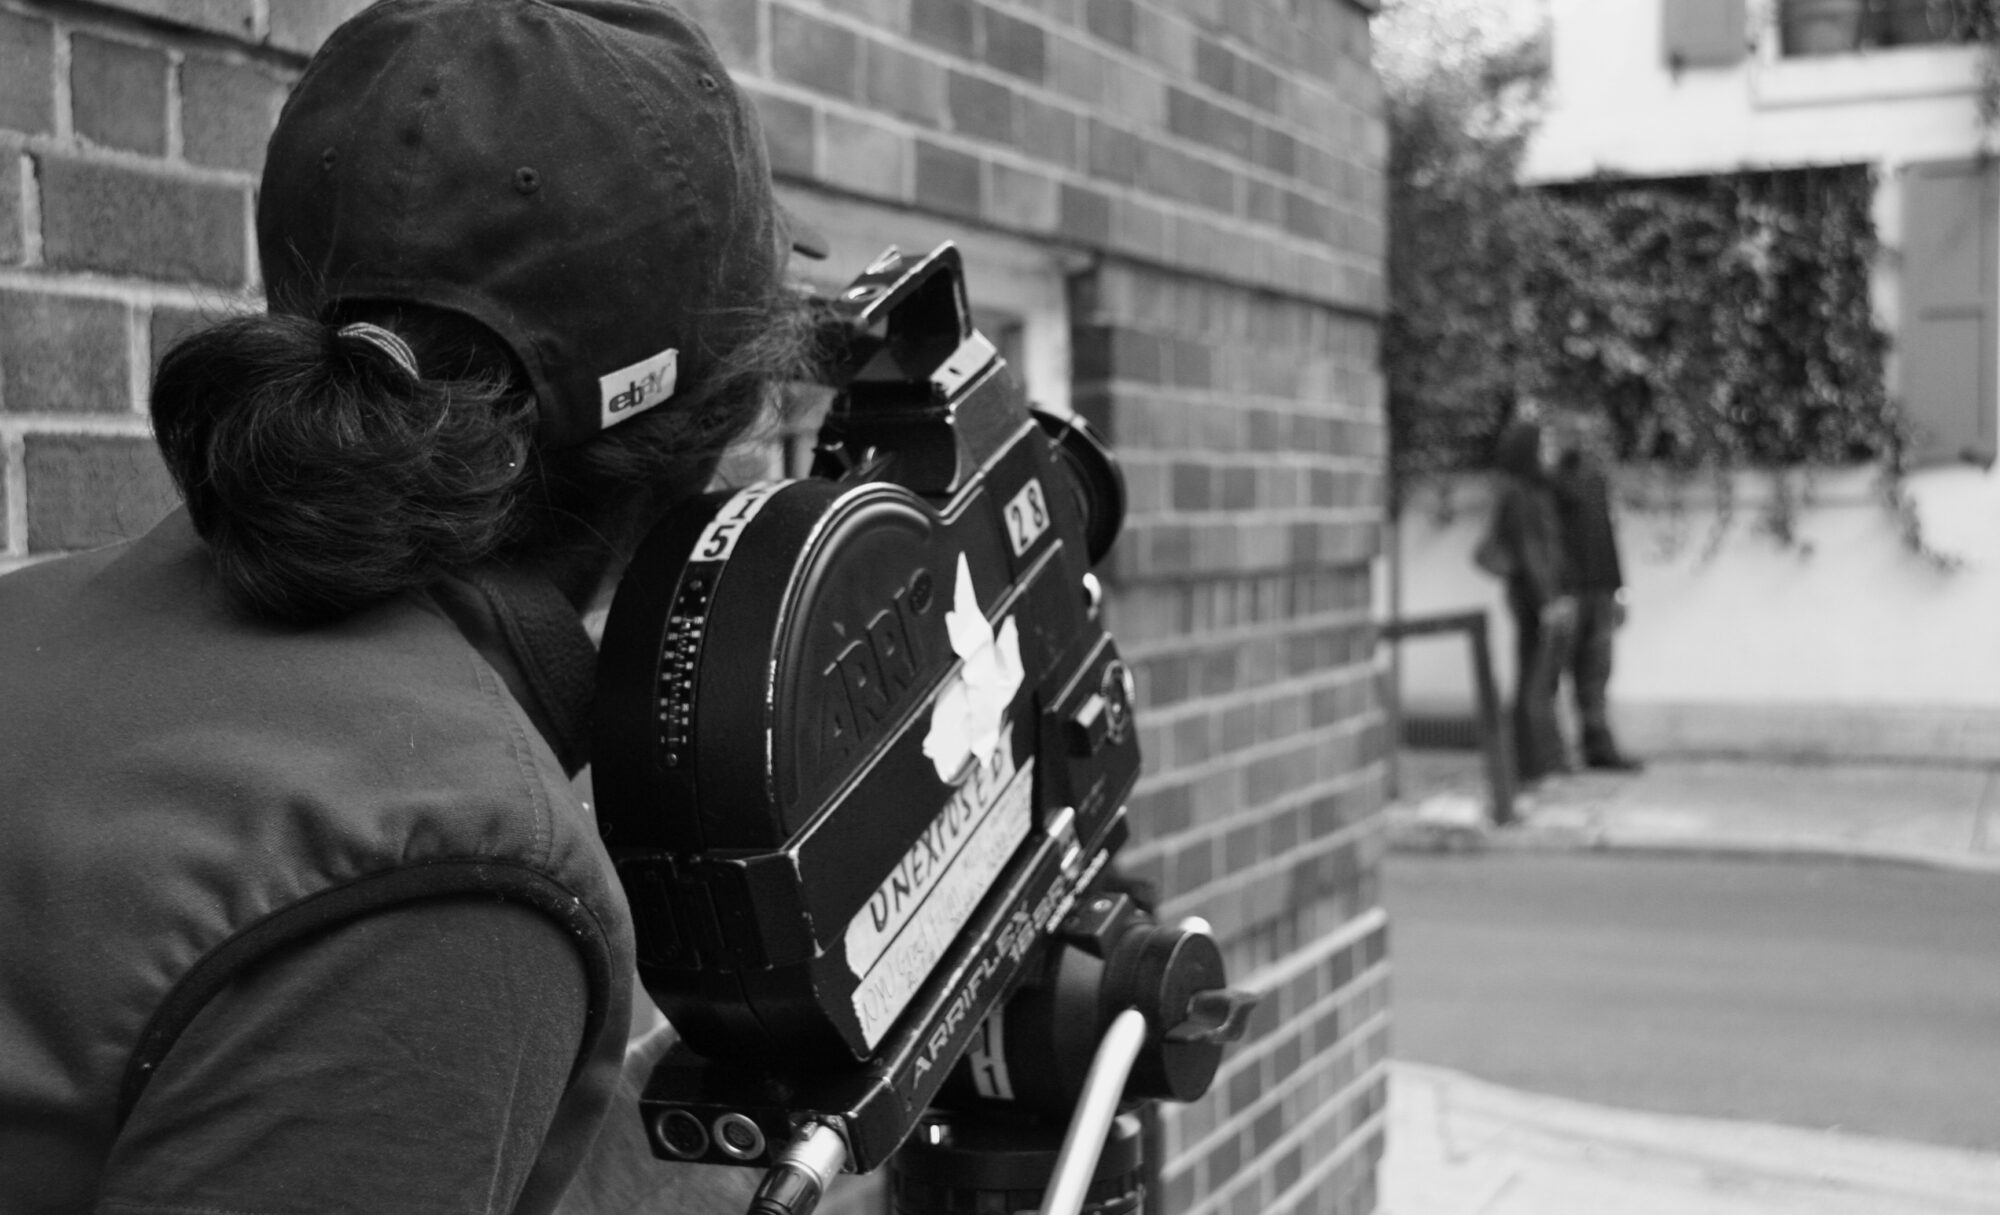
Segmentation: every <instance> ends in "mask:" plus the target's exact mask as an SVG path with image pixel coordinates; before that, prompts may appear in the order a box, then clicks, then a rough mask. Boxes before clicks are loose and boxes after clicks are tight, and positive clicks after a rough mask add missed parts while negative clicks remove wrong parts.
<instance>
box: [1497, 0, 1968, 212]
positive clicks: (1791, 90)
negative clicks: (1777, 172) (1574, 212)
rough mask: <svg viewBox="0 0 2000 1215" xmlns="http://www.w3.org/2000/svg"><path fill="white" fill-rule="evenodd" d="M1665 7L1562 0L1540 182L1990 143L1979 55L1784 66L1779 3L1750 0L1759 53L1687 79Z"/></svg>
mask: <svg viewBox="0 0 2000 1215" xmlns="http://www.w3.org/2000/svg"><path fill="white" fill-rule="evenodd" d="M1660 3H1661V0H1552V3H1551V5H1550V10H1549V11H1550V17H1551V21H1552V29H1553V32H1554V46H1553V52H1554V62H1553V81H1552V91H1551V94H1550V109H1549V113H1548V115H1547V118H1546V120H1545V121H1544V122H1543V124H1542V126H1541V129H1540V131H1539V132H1538V133H1537V135H1536V138H1535V140H1534V143H1533V145H1532V146H1531V148H1530V150H1529V155H1528V161H1527V165H1526V167H1525V172H1526V175H1527V176H1528V177H1529V178H1531V179H1534V180H1562V179H1568V178H1577V177H1586V176H1589V175H1591V174H1593V173H1598V172H1618V173H1629V174H1636V175H1654V176H1663V175H1673V174H1683V173H1702V172H1711V171H1719V170H1728V169H1736V168H1744V167H1796V166H1803V165H1814V164H1854V163H1872V164H1877V165H1880V166H1882V167H1883V168H1884V169H1885V170H1886V171H1888V172H1893V171H1894V170H1895V169H1896V168H1897V167H1898V166H1900V165H1903V164H1907V163H1910V162H1913V161H1925V160H1943V159H1953V158H1959V157H1967V156H1970V155H1972V154H1973V153H1974V151H1976V150H1977V148H1978V146H1979V136H1980V131H1979V125H1978V112H1977V106H1976V104H1975V94H1976V88H1977V75H1978V65H1977V52H1976V51H1975V50H1974V49H1973V48H1971V47H1963V46H1958V47H1910V48H1890V49H1882V50H1871V51H1867V52H1865V53H1860V54H1849V55H1824V56H1811V57H1802V58H1780V57H1779V56H1778V55H1777V46H1776V40H1777V34H1776V27H1775V22H1776V17H1775V0H1752V3H1751V4H1750V11H1751V20H1750V23H1749V25H1750V28H1749V29H1747V30H1746V31H1745V37H1746V38H1748V39H1755V40H1756V41H1757V42H1758V49H1757V50H1756V51H1755V52H1754V53H1752V55H1751V56H1750V57H1749V58H1747V59H1745V60H1744V61H1743V62H1741V63H1739V64H1736V65H1734V66H1732V67H1727V68H1689V69H1687V70H1684V71H1682V72H1681V73H1679V74H1678V75H1676V74H1674V73H1672V72H1671V71H1669V70H1668V68H1667V65H1666V63H1665V61H1664V58H1663V56H1662V54H1661V50H1660V36H1661V35H1660V25H1661V22H1660Z"/></svg>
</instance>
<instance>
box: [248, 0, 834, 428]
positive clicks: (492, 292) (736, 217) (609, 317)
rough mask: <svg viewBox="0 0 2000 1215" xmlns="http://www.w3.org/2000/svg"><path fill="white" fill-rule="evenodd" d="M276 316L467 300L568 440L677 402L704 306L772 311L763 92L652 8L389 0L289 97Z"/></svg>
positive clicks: (361, 20) (454, 306) (275, 243)
mask: <svg viewBox="0 0 2000 1215" xmlns="http://www.w3.org/2000/svg"><path fill="white" fill-rule="evenodd" d="M257 244H258V250H259V253H260V256H261V258H262V261H263V271H264V281H265V294H266V297H267V299H268V300H269V301H270V306H271V307H272V308H273V309H274V310H278V311H287V312H294V313H300V314H304V315H308V316H316V317H319V318H322V319H331V318H332V317H333V316H334V315H335V314H337V313H338V312H339V311H340V310H341V309H342V308H343V307H344V306H350V305H354V304H357V303H366V302H376V301H381V302H394V303H409V304H423V305H429V306H432V307H436V308H443V309H448V310H451V311H455V312H459V313H462V314H464V315H466V316H469V317H471V318H473V319H474V320H477V321H479V322H480V323H481V324H483V325H485V326H486V327H487V328H488V329H490V330H492V331H493V332H494V333H495V334H497V335H498V336H499V337H500V338H501V339H502V340H503V341H505V342H506V343H507V345H508V346H509V347H510V348H511V349H512V350H513V352H514V354H515V355H516V357H518V358H519V360H520V362H521V365H522V367H523V368H525V369H526V371H527V374H528V376H529V378H530V380H531V381H532V382H533V385H534V388H535V391H536V394H537V396H538V397H539V398H540V401H541V406H542V419H541V439H542V442H543V443H544V444H545V445H548V446H554V447H561V446H570V445H574V444H577V443H581V442H584V441H586V440H588V439H590V438H591V437H592V436H594V435H596V434H598V433H599V432H600V431H602V430H603V429H605V428H606V427H608V426H612V425H615V424H616V423H618V422H620V421H623V420H624V419H625V418H627V417H630V416H634V415H636V414H638V413H640V412H643V411H644V410H646V409H650V408H652V407H654V406H656V405H659V404H662V403H664V402H666V401H668V400H669V399H670V398H671V396H672V393H673V389H674V385H675V382H676V381H677V380H678V379H682V378H687V377H691V376H696V375H700V374H701V373H702V372H703V370H704V364H705V361H706V359H707V358H708V357H709V356H708V353H707V352H706V351H705V350H704V348H703V345H702V341H701V333H702V328H703V317H704V316H705V315H707V314H711V313H717V312H721V311H724V310H728V309H732V308H736V307H741V306H745V305H751V304H755V303H759V302H761V301H762V300H763V299H764V298H765V297H766V296H767V295H768V294H769V293H770V292H771V291H772V290H773V289H774V287H775V286H776V284H777V282H778V279H779V276H780V273H781V271H782V266H781V264H780V263H781V261H782V259H783V257H784V255H785V248H786V246H787V245H790V246H791V247H793V248H796V249H798V250H799V251H801V252H805V253H807V254H809V255H817V256H825V245H824V242H823V241H822V240H820V239H819V238H818V237H817V235H816V234H815V233H812V232H811V231H810V230H809V229H805V228H803V227H802V226H800V225H797V224H795V223H793V222H792V221H791V220H790V219H789V217H787V216H786V215H784V213H783V212H782V211H781V210H780V209H779V207H778V204H777V202H776V200H775V199H774V198H773V197H772V193H771V172H770V167H769V165H768V163H767V162H766V159H765V152H764V141H763V136H762V133H761V132H760V130H759V128H758V125H757V120H756V115H755V112H754V110H753V109H752V107H751V105H750V103H749V101H748V100H747V99H746V98H745V97H744V96H743V95H742V94H741V93H740V92H739V91H738V90H737V88H736V86H735V85H734V83H732V82H731V80H730V78H729V74H728V73H727V72H726V71H725V70H724V69H723V66H722V63H721V61H720V60H719V59H718V58H717V56H716V53H715V49H714V47H713V46H712V45H711V44H710V42H709V40H708V38H707V36H706V35H704V34H703V33H702V32H701V30H700V29H699V27H697V26H696V25H695V24H694V23H693V22H692V21H690V20H689V19H688V18H687V17H685V16H683V15H682V14H681V13H679V12H678V11H676V10H675V9H673V8H672V7H670V6H668V5H666V4H663V3H656V2H653V0H383V2H382V3H379V4H376V5H375V6H373V7H371V8H369V9H367V10H365V11H363V12H362V13H360V14H359V15H357V16H356V17H354V18H353V19H352V20H350V21H348V22H347V23H345V24H344V25H342V26H341V27H340V28H339V29H337V30H335V31H334V33H333V34H332V36H331V37H329V38H328V39H327V41H326V44H325V45H324V46H323V47H322V48H321V49H320V51H319V53H318V54H317V55H315V56H314V57H313V60H312V62H311V63H309V64H308V65H307V67H306V70H305V74H304V75H303V76H302V77H301V78H300V80H299V82H298V85H297V86H296V87H295V88H294V89H293V91H292V94H291V96H290V98H289V99H288V100H287V101H286V103H285V107H284V111H283V113H282V115H281V116H280V117H279V119H278V125H277V129H276V130H275V131H274V132H273V134H272V137H271V142H270V147H269V150H268V152H267V154H266V157H265V163H264V177H263V185H262V189H261V191H260V194H259V197H258V204H257Z"/></svg>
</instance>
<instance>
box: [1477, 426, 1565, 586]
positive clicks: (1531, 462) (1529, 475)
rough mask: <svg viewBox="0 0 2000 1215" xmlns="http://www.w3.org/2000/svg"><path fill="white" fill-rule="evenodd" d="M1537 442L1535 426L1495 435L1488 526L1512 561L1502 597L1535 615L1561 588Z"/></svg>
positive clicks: (1550, 494) (1552, 510) (1552, 509)
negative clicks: (1490, 511)
mask: <svg viewBox="0 0 2000 1215" xmlns="http://www.w3.org/2000/svg"><path fill="white" fill-rule="evenodd" d="M1541 441H1542V429H1541V427H1540V426H1538V425H1536V424H1535V423H1533V422H1517V423H1515V424H1514V425H1512V426H1510V427H1508V428H1507V431H1506V432H1505V433H1504V434H1502V435H1501V436H1500V442H1499V445H1498V446H1497V447H1496V448H1495V450H1494V460H1493V467H1494V471H1495V473H1496V474H1497V479H1496V482H1495V485H1494V497H1493V519H1492V524H1491V526H1492V527H1493V529H1494V534H1495V535H1496V537H1497V538H1498V539H1499V541H1500V543H1501V544H1502V545H1503V546H1505V548H1506V549H1507V551H1508V553H1509V554H1510V555H1511V557H1512V561H1511V563H1510V564H1511V566H1512V570H1513V572H1512V573H1511V574H1509V575H1508V579H1507V593H1508V597H1509V598H1510V599H1511V600H1512V601H1513V602H1515V603H1516V604H1518V605H1519V606H1521V607H1522V608H1525V609H1527V610H1539V609H1540V608H1541V606H1542V605H1543V604H1545V603H1547V602H1548V601H1549V600H1551V599H1554V598H1557V597H1558V596H1560V595H1561V594H1562V593H1563V589H1564V573H1563V549H1562V536H1561V525H1560V522H1559V520H1558V516H1557V513H1556V497H1555V492H1554V490H1553V489H1552V488H1551V486H1550V485H1549V481H1548V478H1547V477H1546V476H1545V475H1544V474H1543V472H1542V466H1541Z"/></svg>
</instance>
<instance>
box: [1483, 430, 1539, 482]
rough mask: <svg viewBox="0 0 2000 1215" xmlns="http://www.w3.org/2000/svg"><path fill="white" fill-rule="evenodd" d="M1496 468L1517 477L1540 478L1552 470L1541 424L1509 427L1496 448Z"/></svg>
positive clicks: (1494, 461)
mask: <svg viewBox="0 0 2000 1215" xmlns="http://www.w3.org/2000/svg"><path fill="white" fill-rule="evenodd" d="M1493 467H1494V468H1496V469H1499V470H1500V471H1501V472H1503V473H1508V474H1511V475H1513V476H1516V477H1524V478H1527V479H1529V480H1534V479H1537V478H1539V477H1540V476H1541V475H1542V473H1543V472H1544V470H1545V469H1547V467H1548V463H1547V458H1546V452H1545V451H1544V447H1543V435H1542V425H1541V423H1539V422H1511V423H1509V424H1508V426H1507V428H1506V429H1505V430H1503V431H1501V432H1500V438H1499V440H1498V441H1497V442H1496V443H1495V444H1494V447H1493Z"/></svg>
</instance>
